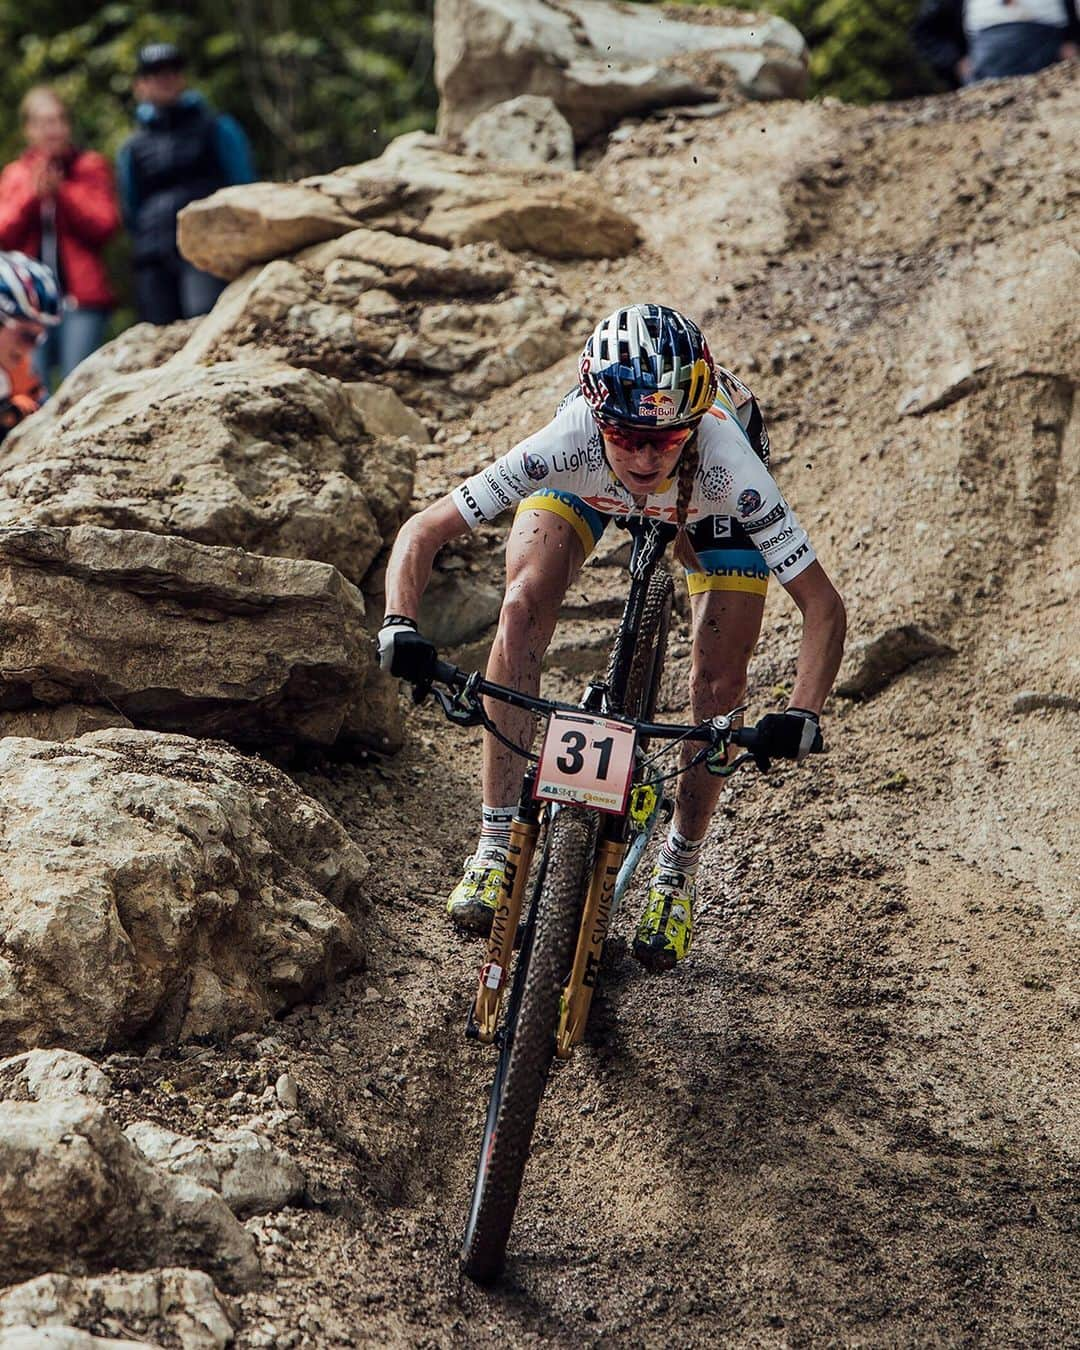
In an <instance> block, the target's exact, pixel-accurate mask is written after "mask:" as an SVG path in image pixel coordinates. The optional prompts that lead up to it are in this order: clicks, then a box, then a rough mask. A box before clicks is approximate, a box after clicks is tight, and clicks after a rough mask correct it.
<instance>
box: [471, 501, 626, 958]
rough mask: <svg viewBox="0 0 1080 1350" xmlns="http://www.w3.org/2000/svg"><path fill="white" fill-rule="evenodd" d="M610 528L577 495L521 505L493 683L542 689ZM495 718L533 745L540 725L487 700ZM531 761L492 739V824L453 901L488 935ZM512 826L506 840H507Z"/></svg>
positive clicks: (487, 806)
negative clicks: (556, 641) (589, 560)
mask: <svg viewBox="0 0 1080 1350" xmlns="http://www.w3.org/2000/svg"><path fill="white" fill-rule="evenodd" d="M603 528H604V521H603V519H602V518H601V517H600V516H598V515H597V513H596V512H594V511H592V510H591V509H590V508H589V507H587V506H585V505H584V504H583V503H581V502H579V501H578V499H577V498H576V497H572V496H570V495H569V494H565V493H555V492H552V491H550V490H549V491H547V492H543V493H537V494H535V495H534V496H533V497H530V498H528V499H527V500H526V501H524V502H523V503H522V504H521V507H520V508H519V510H518V514H517V517H516V518H515V520H514V524H513V527H512V528H511V531H510V537H509V539H508V540H507V545H506V594H505V596H504V598H503V605H502V610H501V612H500V615H499V626H498V630H497V632H496V635H495V641H494V643H493V644H492V649H491V656H490V658H489V660H488V667H487V672H486V673H487V677H488V679H489V680H494V681H495V682H497V683H498V684H506V685H510V686H512V687H513V688H515V689H522V690H524V691H525V692H527V693H533V694H535V693H537V692H538V691H539V688H540V662H541V660H542V659H543V655H544V652H545V651H546V650H547V646H548V643H549V642H550V640H551V635H552V633H553V631H554V629H555V622H556V620H557V618H558V614H559V609H560V607H561V606H562V602H563V597H564V596H565V594H566V590H567V587H568V586H569V585H570V583H571V581H573V579H574V578H575V577H576V576H577V574H578V572H579V570H580V568H581V564H582V562H583V561H584V559H585V556H586V554H587V553H588V552H590V551H591V549H592V547H593V544H594V543H595V542H596V540H597V539H598V538H599V537H600V534H601V532H602V531H603ZM487 711H488V714H489V716H490V717H491V719H492V721H493V722H494V723H495V725H496V726H497V727H498V728H499V730H500V731H501V732H502V733H503V735H504V736H506V737H507V738H508V739H510V740H511V741H512V742H513V743H514V744H516V745H520V746H522V747H525V746H528V745H529V744H530V743H531V742H532V740H533V737H534V734H535V724H534V719H533V718H532V717H531V716H530V715H529V714H528V713H523V712H520V711H517V710H515V709H512V708H508V707H507V705H506V704H505V703H497V702H495V701H493V700H490V699H489V700H487ZM523 768H524V760H523V759H522V758H521V756H520V755H515V754H514V752H513V751H512V750H510V749H508V748H507V747H506V746H504V745H502V744H500V742H499V741H497V740H496V739H495V737H494V736H491V735H485V737H484V774H483V790H484V823H483V825H482V834H481V840H480V843H479V844H478V846H477V849H476V852H475V853H474V854H473V856H472V857H471V858H470V859H469V860H468V861H467V863H466V864H465V874H464V876H463V877H462V879H461V881H460V882H459V883H458V884H457V886H455V888H454V890H453V892H452V893H451V895H450V899H449V901H448V903H447V912H448V913H449V914H450V916H451V918H453V919H454V921H455V922H456V923H458V924H460V925H461V926H463V927H466V928H471V929H473V930H475V931H478V932H486V931H487V929H488V928H489V927H490V924H491V918H492V915H493V914H494V912H495V908H496V905H497V904H498V895H499V888H500V886H501V884H502V880H503V873H504V864H505V847H506V842H507V840H508V837H509V815H510V810H509V808H511V807H513V806H515V805H516V803H517V800H518V796H519V794H520V789H521V775H522V771H523ZM504 828H505V831H506V839H503V838H502V837H501V831H502V830H503V829H504Z"/></svg>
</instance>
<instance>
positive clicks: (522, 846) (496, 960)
mask: <svg viewBox="0 0 1080 1350" xmlns="http://www.w3.org/2000/svg"><path fill="white" fill-rule="evenodd" d="M539 833H540V827H539V825H538V824H537V822H536V821H535V820H534V821H527V820H519V819H518V818H517V817H515V818H514V820H513V821H511V823H510V845H509V847H508V848H507V850H506V875H505V877H504V879H503V884H502V889H501V890H500V892H499V906H498V908H497V909H496V911H495V918H494V919H493V920H492V924H491V934H490V936H489V937H488V944H487V952H486V953H485V956H484V964H483V966H481V968H480V979H479V982H478V984H477V988H476V1001H475V1003H474V1004H473V1016H472V1020H473V1024H474V1025H475V1028H476V1035H477V1037H478V1038H479V1039H480V1040H481V1041H483V1042H484V1043H485V1044H490V1043H491V1042H492V1041H493V1040H494V1039H495V1028H496V1026H497V1025H498V1021H499V1008H500V1006H501V1005H502V996H503V988H504V986H505V984H506V976H507V972H508V971H509V969H510V958H511V955H512V954H513V950H514V937H515V935H516V934H517V929H518V920H519V919H520V918H521V899H522V896H523V895H524V893H525V883H526V881H527V880H528V877H529V868H530V867H531V866H532V857H533V850H534V849H535V847H536V839H537V836H538V835H539ZM470 1034H471V1033H470Z"/></svg>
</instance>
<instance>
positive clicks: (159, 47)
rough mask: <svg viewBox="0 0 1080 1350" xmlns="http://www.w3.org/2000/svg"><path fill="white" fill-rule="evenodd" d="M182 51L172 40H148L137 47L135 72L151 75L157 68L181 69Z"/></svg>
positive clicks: (182, 62)
mask: <svg viewBox="0 0 1080 1350" xmlns="http://www.w3.org/2000/svg"><path fill="white" fill-rule="evenodd" d="M186 64H187V63H186V62H185V60H184V53H183V52H182V51H181V50H180V48H179V47H178V46H176V44H175V43H173V42H150V43H147V45H146V46H145V47H140V48H139V55H138V57H137V58H136V64H135V74H136V75H152V74H154V73H155V71H159V70H183V68H184V66H185V65H186Z"/></svg>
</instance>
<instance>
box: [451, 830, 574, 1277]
mask: <svg viewBox="0 0 1080 1350" xmlns="http://www.w3.org/2000/svg"><path fill="white" fill-rule="evenodd" d="M595 834H596V817H595V814H593V813H591V812H588V811H583V810H581V809H579V808H577V807H563V808H561V809H560V810H558V811H557V812H556V813H555V815H554V817H553V819H552V822H551V826H550V829H549V832H548V843H547V848H546V850H545V860H544V864H543V866H542V868H541V873H540V877H539V880H538V883H537V885H538V889H539V895H538V896H537V898H536V902H535V914H534V915H533V923H532V924H531V926H530V931H529V933H528V934H527V935H526V938H525V941H524V943H523V944H522V949H521V952H520V954H519V956H518V963H517V968H516V970H515V973H514V982H513V985H512V987H511V990H510V996H509V1001H508V1007H507V1016H506V1023H505V1026H504V1029H503V1043H502V1048H501V1050H500V1052H499V1060H498V1065H497V1067H496V1069H495V1081H494V1083H493V1084H492V1088H491V1098H490V1101H489V1103H488V1112H487V1120H486V1121H485V1124H484V1138H483V1142H482V1144H481V1147H480V1161H479V1163H478V1165H477V1169H476V1183H475V1185H474V1187H473V1197H472V1205H471V1207H470V1210H469V1218H468V1222H467V1224H466V1227H465V1236H464V1239H463V1241H462V1247H461V1263H462V1269H463V1270H464V1272H465V1274H466V1275H467V1276H468V1277H469V1278H470V1279H472V1280H475V1281H476V1282H477V1283H478V1284H489V1283H491V1282H492V1281H493V1280H495V1279H497V1278H498V1276H499V1274H500V1272H501V1271H502V1267H503V1260H504V1257H505V1252H506V1243H507V1240H508V1239H509V1237H510V1227H511V1225H512V1224H513V1221H514V1210H515V1209H516V1208H517V1202H518V1195H519V1194H520V1191H521V1180H522V1177H523V1175H524V1172H525V1162H526V1160H527V1158H528V1156H529V1145H530V1143H531V1142H532V1134H533V1127H534V1125H535V1124H536V1113H537V1109H538V1107H539V1105H540V1098H541V1097H542V1096H543V1094H544V1086H545V1084H546V1083H547V1076H548V1071H549V1069H550V1067H551V1060H552V1056H553V1055H554V1052H555V1026H556V1020H557V1018H558V1013H559V997H560V995H561V993H562V989H563V986H564V985H565V983H566V979H567V976H568V974H569V971H570V965H571V962H572V961H573V956H574V942H575V940H576V938H577V930H578V924H579V922H580V918H581V905H582V901H583V899H584V895H585V888H586V886H587V885H588V881H589V874H590V870H591V867H592V857H593V847H594V841H595Z"/></svg>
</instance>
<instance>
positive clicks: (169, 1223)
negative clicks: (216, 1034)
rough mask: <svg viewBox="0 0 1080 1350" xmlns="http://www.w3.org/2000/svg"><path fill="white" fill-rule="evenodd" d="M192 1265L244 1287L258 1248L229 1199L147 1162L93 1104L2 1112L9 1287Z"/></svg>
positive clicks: (0, 1195)
mask: <svg viewBox="0 0 1080 1350" xmlns="http://www.w3.org/2000/svg"><path fill="white" fill-rule="evenodd" d="M153 1265H166V1266H177V1265H181V1266H183V1265H192V1266H195V1267H197V1268H199V1269H202V1270H206V1271H208V1272H209V1273H211V1274H213V1275H214V1276H215V1277H216V1278H218V1279H220V1280H221V1282H222V1283H223V1284H224V1285H225V1286H226V1287H232V1288H242V1287H243V1286H245V1285H248V1284H250V1283H252V1282H253V1281H254V1280H255V1279H257V1278H258V1274H259V1263H258V1258H257V1256H256V1255H255V1245H254V1240H253V1239H252V1238H251V1237H250V1236H249V1234H247V1233H246V1232H245V1231H244V1229H243V1228H242V1227H241V1226H240V1223H239V1221H238V1220H237V1219H236V1217H235V1215H234V1214H233V1213H232V1211H231V1210H230V1209H229V1207H228V1205H226V1204H225V1202H224V1200H222V1199H221V1197H220V1196H219V1195H216V1194H215V1193H214V1192H213V1191H211V1190H208V1189H207V1188H206V1187H205V1186H200V1185H198V1184H197V1183H196V1182H194V1181H191V1180H190V1179H189V1178H187V1177H176V1176H171V1175H170V1174H168V1173H167V1172H164V1171H162V1170H161V1168H158V1167H155V1166H154V1165H153V1164H152V1163H150V1162H148V1161H147V1160H146V1159H145V1158H144V1157H143V1156H142V1154H141V1153H140V1152H139V1150H138V1149H137V1148H136V1147H135V1145H134V1144H132V1143H131V1142H130V1141H129V1140H128V1139H126V1138H125V1137H124V1135H123V1133H122V1132H121V1130H120V1128H119V1126H118V1125H117V1124H116V1122H115V1121H114V1120H113V1119H112V1117H111V1116H110V1115H109V1113H108V1112H107V1111H106V1110H105V1109H104V1108H103V1107H101V1106H98V1105H97V1104H96V1103H94V1102H90V1101H87V1100H86V1099H84V1098H73V1099H71V1100H70V1101H66V1102H5V1103H2V1104H0V1270H2V1271H3V1272H4V1275H5V1277H6V1278H7V1279H9V1280H10V1279H15V1280H20V1279H27V1278H29V1277H31V1276H35V1275H42V1274H46V1273H48V1272H54V1271H55V1272H59V1273H63V1274H71V1275H87V1274H93V1273H96V1272H99V1271H106V1270H111V1269H115V1268H117V1267H119V1268H120V1269H127V1270H145V1269H146V1268H147V1267H149V1266H153Z"/></svg>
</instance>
